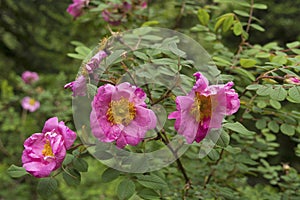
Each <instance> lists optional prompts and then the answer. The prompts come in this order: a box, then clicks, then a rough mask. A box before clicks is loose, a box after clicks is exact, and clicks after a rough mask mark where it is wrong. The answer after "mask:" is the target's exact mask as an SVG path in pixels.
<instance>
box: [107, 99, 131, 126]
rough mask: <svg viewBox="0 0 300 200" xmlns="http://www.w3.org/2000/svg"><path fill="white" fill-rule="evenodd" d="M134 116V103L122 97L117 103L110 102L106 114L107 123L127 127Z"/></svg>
mask: <svg viewBox="0 0 300 200" xmlns="http://www.w3.org/2000/svg"><path fill="white" fill-rule="evenodd" d="M135 115H136V109H135V107H134V103H132V102H129V101H128V99H125V98H124V97H122V98H121V99H120V100H118V101H111V102H110V103H109V108H108V110H107V112H106V117H107V119H108V121H110V122H111V123H112V124H123V125H125V126H127V125H128V124H129V123H130V122H131V121H132V120H133V119H134V118H135Z"/></svg>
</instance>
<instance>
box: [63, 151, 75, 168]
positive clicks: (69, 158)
mask: <svg viewBox="0 0 300 200" xmlns="http://www.w3.org/2000/svg"><path fill="white" fill-rule="evenodd" d="M73 159H74V155H72V154H69V153H68V154H66V157H65V159H64V161H63V163H62V164H63V165H64V166H66V165H68V164H70V163H71V162H72V160H73Z"/></svg>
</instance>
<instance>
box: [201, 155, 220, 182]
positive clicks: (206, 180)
mask: <svg viewBox="0 0 300 200" xmlns="http://www.w3.org/2000/svg"><path fill="white" fill-rule="evenodd" d="M223 153H224V149H222V150H221V152H220V157H219V159H218V160H217V161H216V162H215V164H214V165H215V166H216V165H218V164H219V162H220V161H221V159H222V155H223ZM215 171H216V168H213V169H212V170H211V171H210V173H209V175H208V176H207V177H206V178H205V180H204V188H206V185H207V184H208V183H209V181H210V179H211V178H212V177H213V176H214V173H215Z"/></svg>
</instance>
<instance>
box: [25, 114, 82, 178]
mask: <svg viewBox="0 0 300 200" xmlns="http://www.w3.org/2000/svg"><path fill="white" fill-rule="evenodd" d="M75 139H76V133H75V132H73V131H72V130H70V129H69V128H68V127H67V126H65V124H64V122H62V121H61V122H59V123H58V119H57V117H53V118H50V119H48V120H47V121H46V123H45V126H44V128H43V131H42V133H35V134H33V135H31V136H30V137H29V138H27V139H26V140H25V142H24V148H25V149H24V151H23V154H22V163H23V167H24V168H25V169H26V171H28V172H29V173H30V174H32V175H33V176H35V177H38V178H41V177H47V176H49V175H50V173H51V172H52V171H54V170H56V169H58V168H59V167H60V166H61V164H62V162H63V160H64V158H65V156H66V150H67V149H69V148H70V147H71V146H72V144H73V143H74V141H75Z"/></svg>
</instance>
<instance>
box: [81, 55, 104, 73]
mask: <svg viewBox="0 0 300 200" xmlns="http://www.w3.org/2000/svg"><path fill="white" fill-rule="evenodd" d="M106 56H107V54H106V52H105V51H99V52H98V53H96V54H95V55H94V56H93V57H92V58H91V59H90V61H89V62H88V63H87V64H86V65H85V68H86V70H87V71H88V72H89V73H93V72H94V70H96V69H97V68H99V65H100V63H101V61H102V60H103V59H104V58H106Z"/></svg>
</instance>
